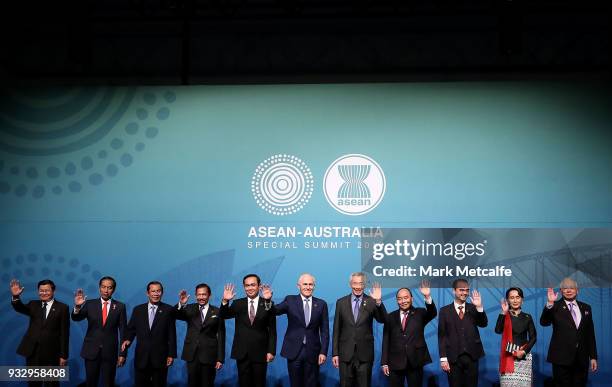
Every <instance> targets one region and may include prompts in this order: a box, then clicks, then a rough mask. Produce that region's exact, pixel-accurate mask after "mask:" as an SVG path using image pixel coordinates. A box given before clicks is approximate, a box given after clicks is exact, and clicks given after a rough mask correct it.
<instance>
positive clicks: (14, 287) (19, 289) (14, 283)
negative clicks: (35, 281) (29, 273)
mask: <svg viewBox="0 0 612 387" xmlns="http://www.w3.org/2000/svg"><path fill="white" fill-rule="evenodd" d="M23 289H24V287H23V286H21V284H20V283H19V280H16V279H14V278H13V279H12V280H11V294H12V295H13V297H19V296H20V295H21V293H23Z"/></svg>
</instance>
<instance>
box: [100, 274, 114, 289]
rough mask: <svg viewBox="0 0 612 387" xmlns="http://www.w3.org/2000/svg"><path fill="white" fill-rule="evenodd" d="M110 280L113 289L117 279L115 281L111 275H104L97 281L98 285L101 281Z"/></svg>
mask: <svg viewBox="0 0 612 387" xmlns="http://www.w3.org/2000/svg"><path fill="white" fill-rule="evenodd" d="M106 280H109V281H112V282H113V289H116V288H117V281H115V279H114V278H113V277H111V276H108V275H105V276H104V277H102V278H100V281H99V282H98V286H102V281H106Z"/></svg>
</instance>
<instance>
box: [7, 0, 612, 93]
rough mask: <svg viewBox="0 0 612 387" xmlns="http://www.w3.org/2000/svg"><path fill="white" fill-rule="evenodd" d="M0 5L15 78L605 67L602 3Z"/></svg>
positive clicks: (360, 0)
mask: <svg viewBox="0 0 612 387" xmlns="http://www.w3.org/2000/svg"><path fill="white" fill-rule="evenodd" d="M17 7H18V9H16V10H14V11H10V12H3V13H2V16H1V18H2V22H3V24H2V27H1V28H2V36H3V38H2V39H3V42H2V43H3V55H2V61H1V63H0V76H2V77H3V78H4V80H5V83H6V81H9V82H17V83H37V84H38V83H41V82H42V83H49V84H66V83H95V84H128V83H129V84H135V83H136V84H200V83H268V82H272V83H276V82H279V83H283V82H345V81H352V82H353V81H395V80H399V81H401V80H438V81H444V80H474V79H476V80H483V79H485V80H488V79H586V78H589V79H593V78H595V79H605V80H609V78H610V70H609V67H610V52H611V51H612V50H611V49H610V26H609V20H610V12H609V11H608V7H606V6H605V3H604V2H599V1H589V0H586V1H546V0H543V1H537V0H534V1H516V0H514V1H508V0H491V1H446V0H415V1H412V0H404V1H399V0H377V1H375V0H371V1H369V0H352V1H344V0H329V1H326V0H317V1H300V0H279V1H274V0H200V1H179V0H166V1H149V0H106V1H66V2H61V4H58V3H57V2H48V3H46V4H45V5H41V4H39V3H38V2H37V3H32V2H27V1H23V2H19V4H18V5H17Z"/></svg>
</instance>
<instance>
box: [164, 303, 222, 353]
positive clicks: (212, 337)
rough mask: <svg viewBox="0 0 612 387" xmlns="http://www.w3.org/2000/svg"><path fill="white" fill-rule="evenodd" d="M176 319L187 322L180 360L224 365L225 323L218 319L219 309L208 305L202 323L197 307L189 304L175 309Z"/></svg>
mask: <svg viewBox="0 0 612 387" xmlns="http://www.w3.org/2000/svg"><path fill="white" fill-rule="evenodd" d="M176 307H177V308H178V305H177V306H176ZM176 318H177V319H179V320H182V321H186V322H187V334H186V335H185V344H184V345H183V353H182V355H181V359H183V360H185V361H194V360H198V361H199V362H200V363H202V364H212V365H214V364H215V363H216V362H221V363H225V321H224V320H223V319H222V318H221V317H220V314H219V308H217V307H214V306H212V305H210V304H209V305H208V311H207V312H206V316H205V317H204V322H202V320H201V318H200V307H199V305H198V304H189V305H186V306H184V307H182V308H181V309H177V311H176Z"/></svg>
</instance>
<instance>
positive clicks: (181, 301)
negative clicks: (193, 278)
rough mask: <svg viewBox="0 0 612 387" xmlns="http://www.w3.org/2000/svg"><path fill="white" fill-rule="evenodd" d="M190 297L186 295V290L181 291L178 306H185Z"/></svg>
mask: <svg viewBox="0 0 612 387" xmlns="http://www.w3.org/2000/svg"><path fill="white" fill-rule="evenodd" d="M189 297H190V295H189V294H187V290H185V289H183V290H181V291H180V292H179V304H181V305H185V304H186V303H187V301H188V300H189Z"/></svg>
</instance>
